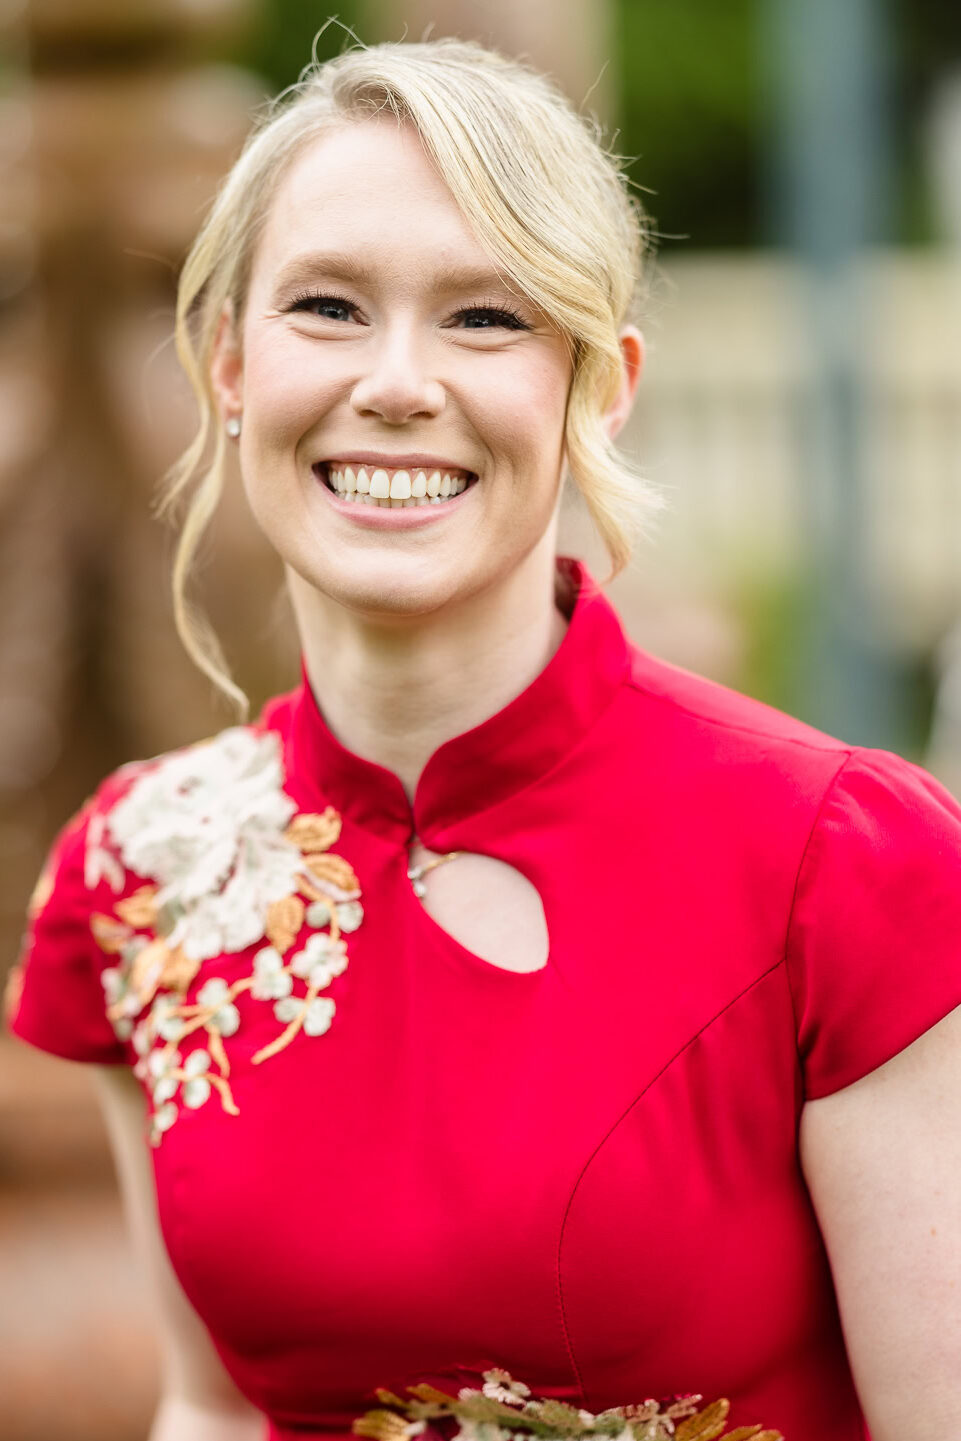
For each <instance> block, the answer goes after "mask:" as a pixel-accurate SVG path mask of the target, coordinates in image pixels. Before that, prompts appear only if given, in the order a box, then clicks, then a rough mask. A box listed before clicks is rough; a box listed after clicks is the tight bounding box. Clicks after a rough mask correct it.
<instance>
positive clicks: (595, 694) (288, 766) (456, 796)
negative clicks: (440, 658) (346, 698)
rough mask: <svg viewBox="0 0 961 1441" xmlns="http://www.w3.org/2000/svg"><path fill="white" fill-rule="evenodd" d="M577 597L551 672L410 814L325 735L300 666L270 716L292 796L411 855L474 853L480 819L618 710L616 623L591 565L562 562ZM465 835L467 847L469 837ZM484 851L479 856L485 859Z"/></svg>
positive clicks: (475, 739) (393, 787) (453, 751)
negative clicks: (279, 714)
mask: <svg viewBox="0 0 961 1441" xmlns="http://www.w3.org/2000/svg"><path fill="white" fill-rule="evenodd" d="M557 566H558V569H559V570H560V571H561V572H562V576H563V578H564V579H565V580H566V582H567V584H568V586H569V587H570V590H571V591H572V592H573V595H574V603H573V609H572V612H571V617H570V622H569V624H568V627H567V631H566V633H565V635H564V638H563V639H562V641H561V643H560V645H559V646H558V648H557V650H556V651H555V652H554V655H553V656H552V657H551V659H550V660H549V661H548V663H547V665H546V666H545V667H544V669H543V670H542V671H541V672H540V674H539V675H537V676H535V678H534V680H533V681H532V682H531V684H530V685H529V686H527V688H526V689H525V690H523V691H521V693H520V694H519V695H517V696H515V697H514V699H513V700H512V701H509V702H508V704H507V705H506V706H504V707H503V708H502V709H501V710H499V711H497V712H495V713H494V714H493V715H491V716H489V717H488V718H487V719H486V720H484V721H482V722H481V723H480V724H479V725H477V726H474V727H473V728H472V729H471V730H467V731H464V732H463V733H462V734H461V735H458V736H454V737H452V739H450V740H448V741H445V742H444V744H443V745H441V746H439V747H438V749H437V750H436V751H435V752H434V753H433V755H432V756H431V757H430V759H429V760H428V762H427V764H426V766H425V767H424V770H423V772H422V774H421V776H420V779H419V781H418V783H417V790H416V793H415V795H414V799H413V804H411V802H410V801H409V800H408V797H407V794H406V792H405V790H404V787H403V785H402V784H401V782H400V779H399V778H398V777H397V776H396V775H395V774H394V773H393V771H390V770H388V769H387V768H386V767H385V766H381V765H378V764H377V762H375V761H370V760H367V759H365V758H364V757H363V756H359V755H357V754H356V753H355V752H354V751H351V750H348V748H347V747H346V746H345V745H343V744H342V743H341V742H340V741H339V740H338V739H337V737H336V736H335V735H334V734H333V732H332V731H331V730H330V729H329V727H328V725H327V723H326V721H325V719H324V716H323V713H322V712H321V710H320V707H319V705H318V704H317V701H316V699H315V697H314V695H313V692H312V690H311V687H310V682H309V679H308V676H307V672H306V665H305V663H304V661H303V658H302V659H301V684H300V686H299V687H298V689H297V690H296V691H294V692H292V693H291V694H290V695H287V696H281V697H278V698H277V699H276V700H275V701H274V702H271V703H270V704H269V705H268V707H267V708H266V709H265V711H264V714H263V717H262V723H264V724H269V723H270V719H271V716H272V714H273V710H274V708H275V707H280V706H286V707H288V708H289V712H290V714H289V721H288V726H287V727H285V729H286V732H287V734H286V739H285V756H284V762H285V770H286V775H287V785H288V790H289V791H290V792H291V794H292V795H294V797H295V799H297V800H298V802H299V803H300V804H301V805H302V806H303V807H304V808H305V809H313V808H315V807H317V806H320V807H321V808H322V807H323V806H324V805H332V806H334V808H335V809H336V810H337V811H338V812H339V813H340V814H341V816H342V817H343V818H344V820H345V821H351V822H353V823H354V824H356V825H360V826H363V827H364V828H365V829H367V830H370V831H373V832H375V833H376V834H378V835H380V836H382V837H384V838H385V839H387V840H390V841H391V842H393V843H394V844H397V845H401V846H405V847H406V846H407V844H408V843H409V842H410V840H411V838H412V837H415V836H417V837H419V838H420V840H421V841H422V842H423V844H424V845H425V846H427V847H428V848H429V849H430V850H432V851H437V852H446V851H452V850H456V849H465V850H470V849H471V846H470V844H469V838H468V832H469V822H470V820H471V818H472V817H473V816H476V815H478V814H480V813H481V812H484V811H487V810H489V809H490V808H491V807H493V806H496V805H499V804H501V803H502V802H504V801H507V800H508V799H509V798H510V797H511V796H513V795H516V794H517V793H519V792H520V791H522V790H524V789H525V788H526V787H527V786H529V785H531V784H532V783H534V782H536V781H537V779H538V778H539V777H540V776H542V775H546V773H547V772H548V771H549V770H551V769H552V768H553V767H554V766H555V765H557V764H558V763H559V762H560V761H562V760H563V759H564V757H565V756H566V755H567V754H569V753H570V752H571V751H572V750H573V749H575V748H576V746H577V745H578V744H579V743H580V742H581V740H582V739H583V738H584V736H585V735H586V734H587V733H588V731H589V730H590V729H591V728H592V727H593V726H594V725H595V723H596V722H597V721H598V720H599V718H600V717H601V715H602V714H603V713H604V711H605V710H606V709H607V707H608V706H609V705H610V703H611V702H612V701H613V699H614V697H615V695H616V693H617V691H618V690H619V688H620V687H621V685H622V684H623V683H624V681H625V680H626V678H627V676H628V673H629V668H630V663H631V662H630V649H629V643H628V640H627V637H626V636H625V634H624V631H623V629H622V626H621V623H620V620H619V618H618V616H617V613H616V612H615V610H614V608H613V607H612V605H611V604H610V602H609V601H608V599H607V597H606V596H605V595H604V594H603V592H602V591H601V590H599V589H598V587H597V585H596V583H595V581H594V579H593V577H592V576H591V575H590V573H589V572H588V570H587V568H586V566H585V565H584V564H583V562H581V561H579V560H574V559H571V558H570V557H566V556H559V557H558V558H557ZM465 826H466V827H467V830H466V831H465V833H464V834H463V835H461V834H460V831H461V828H462V827H465ZM477 849H478V850H480V851H483V847H477Z"/></svg>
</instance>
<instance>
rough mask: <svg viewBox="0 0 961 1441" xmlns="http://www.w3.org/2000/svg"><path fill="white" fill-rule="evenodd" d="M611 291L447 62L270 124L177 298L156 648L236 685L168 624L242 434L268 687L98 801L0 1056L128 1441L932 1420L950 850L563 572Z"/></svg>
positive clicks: (618, 212) (958, 1047) (365, 74)
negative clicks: (95, 1091) (641, 1405)
mask: <svg viewBox="0 0 961 1441" xmlns="http://www.w3.org/2000/svg"><path fill="white" fill-rule="evenodd" d="M642 242H643V232H642V225H641V221H640V218H639V216H638V215H637V213H636V211H635V209H634V207H633V206H632V204H631V202H630V201H629V200H628V198H627V193H626V188H625V185H624V182H623V180H622V178H621V177H620V175H619V173H618V171H617V168H616V166H615V164H614V162H613V161H612V160H611V159H610V158H609V157H608V156H606V155H605V153H604V152H603V150H602V149H601V148H600V145H599V143H598V141H597V139H596V137H595V136H594V135H593V133H592V132H590V130H589V129H588V127H586V126H585V125H584V124H583V122H582V121H581V120H580V119H579V118H578V117H577V116H576V115H575V114H574V113H573V111H572V110H571V109H570V107H569V106H568V105H567V103H566V102H565V101H564V100H563V99H562V98H561V97H560V96H559V94H558V93H557V92H556V91H555V90H554V89H553V87H552V86H551V85H550V84H549V83H548V82H547V81H546V80H544V79H543V77H540V76H538V75H536V74H534V73H532V72H530V71H528V70H526V69H524V68H523V67H521V66H520V65H517V64H514V63H510V62H507V61H505V60H503V59H501V58H500V57H498V56H497V55H495V54H492V53H490V52H488V51H484V50H482V49H480V48H478V47H476V46H473V45H468V44H463V43H457V42H445V41H441V42H436V43H430V44H418V45H385V46H377V47H374V48H372V49H369V50H354V51H351V52H349V53H347V54H345V55H343V56H341V57H339V58H338V59H337V60H335V61H332V62H330V63H329V64H327V65H324V66H321V67H320V68H318V69H317V70H315V71H314V72H313V73H311V74H310V75H309V76H308V77H307V78H306V79H305V80H304V81H303V83H302V84H301V85H300V86H299V87H298V88H297V89H296V90H295V91H294V92H293V93H292V94H291V95H289V96H287V97H286V99H285V103H284V104H283V105H282V106H280V107H279V108H278V109H277V110H276V111H275V112H274V113H273V114H272V115H271V116H269V117H267V119H266V120H265V122H264V124H263V126H262V127H261V128H260V130H259V132H258V134H257V135H256V136H255V137H254V138H253V139H252V141H251V144H250V145H249V146H248V148H247V150H246V152H245V154H244V156H243V157H242V158H241V159H240V161H239V162H238V164H237V166H236V167H235V169H234V171H233V172H232V174H231V175H230V177H229V178H228V180H227V182H226V185H225V187H224V189H223V191H222V194H221V196H220V197H219V199H218V201H217V203H216V205H215V207H214V209H213V212H212V215H211V217H210V219H209V220H208V222H207V224H206V226H205V228H204V230H203V232H202V234H201V235H200V237H199V239H198V240H197V242H196V245H195V247H194V249H193V252H192V254H191V256H190V258H189V260H188V262H187V264H186V267H185V270H184V273H183V277H182V283H181V301H180V307H179V342H180V353H181V356H182V359H183V361H184V364H185V366H186V369H187V372H188V374H189V375H190V376H191V379H192V381H193V384H194V387H195V389H196V392H197V395H198V400H199V403H200V407H201V415H202V421H203V424H202V428H201V433H200V435H199V437H198V440H197V443H196V445H195V446H194V448H193V449H192V450H191V451H190V452H189V453H188V455H187V456H186V457H185V459H184V462H183V464H182V466H181V468H180V470H179V472H178V474H177V476H176V477H175V484H174V491H175V492H177V491H179V490H181V489H185V488H186V487H187V486H188V484H189V483H191V482H192V481H196V482H197V489H196V491H195V496H194V499H193V501H192V507H191V509H190V512H189V515H188V519H187V521H186V525H185V530H184V538H183V541H182V545H181V549H180V553H179V556H178V562H177V565H176V568H175V570H176V574H175V582H176V593H177V596H178V617H179V622H180V626H181V630H182V633H183V635H184V637H185V640H186V643H187V645H188V647H189V649H190V650H191V652H192V654H193V655H194V656H195V658H196V659H197V660H198V662H199V663H200V664H201V665H202V666H203V667H204V669H206V670H207V672H208V673H209V674H210V675H211V676H213V677H214V678H215V679H217V680H218V681H219V682H220V683H221V684H223V685H224V688H225V689H231V684H230V682H229V681H228V680H227V679H226V677H225V676H224V674H223V670H222V666H221V662H220V660H219V658H218V656H217V653H216V650H215V648H214V646H213V642H212V639H211V638H210V636H209V635H207V634H206V633H205V632H204V631H203V629H202V627H200V625H199V623H198V622H197V621H196V619H195V617H193V616H192V614H191V612H190V611H189V609H188V607H187V605H186V602H185V600H184V597H183V587H184V582H185V577H186V573H187V569H188V565H189V560H190V556H191V554H192V552H193V550H194V548H195V546H196V543H197V540H198V538H199V535H200V533H201V531H202V528H203V525H204V523H205V521H206V519H207V518H208V517H209V515H210V513H211V512H212V510H213V507H214V505H215V503H216V499H217V495H218V493H219V488H220V485H221V480H222V477H221V472H222V460H223V452H224V447H225V445H226V441H225V439H224V437H225V436H228V437H232V438H233V439H234V440H236V441H237V442H238V444H239V447H240V467H241V471H242V474H243V480H244V485H245V487H246V490H247V494H248V496H249V499H250V503H251V506H252V509H253V511H254V514H255V516H256V519H257V521H258V522H259V525H260V527H261V529H262V530H263V532H264V534H265V536H266V537H267V539H268V541H269V542H270V543H271V544H272V545H273V546H274V547H275V549H276V550H277V552H278V554H279V555H280V556H281V558H282V560H283V562H284V564H285V566H286V573H287V578H288V581H289V588H290V593H291V596H292V599H293V604H294V609H295V612H296V617H297V623H298V626H299V630H300V637H301V641H302V649H303V678H302V684H301V686H300V687H299V688H298V689H297V690H295V691H294V692H292V693H291V694H290V695H287V696H282V697H279V698H277V699H276V700H274V701H272V702H271V703H269V704H268V706H267V707H266V709H265V711H264V713H263V715H262V716H261V717H260V719H259V720H258V721H257V722H256V723H255V724H253V725H246V726H236V727H232V728H230V729H228V730H227V731H225V732H224V733H223V734H222V735H220V736H218V737H215V738H214V739H213V740H212V741H208V742H203V743H201V744H198V745H196V746H193V747H190V748H188V749H187V750H185V751H181V752H177V753H175V754H173V755H171V756H166V757H161V758H159V759H158V760H155V761H150V762H144V763H138V764H135V765H132V766H128V767H124V768H123V769H122V770H121V771H119V772H117V773H116V774H115V775H113V776H111V777H109V778H108V779H107V780H106V781H105V782H104V784H103V785H102V786H101V787H100V789H99V790H98V792H97V794H96V795H95V796H94V798H93V799H92V800H91V802H89V803H88V805H87V806H86V807H85V808H84V810H83V811H82V812H81V813H80V815H79V817H77V818H76V819H75V820H74V821H73V822H72V823H71V824H70V825H69V826H68V827H67V828H66V829H65V831H64V832H63V833H62V835H61V837H60V839H59V840H58V842H57V844H56V845H55V847H54V851H53V853H52V857H51V863H50V866H49V868H48V871H47V874H46V876H45V878H44V880H43V881H42V883H41V886H40V888H39V890H38V894H37V895H36V897H35V900H34V903H33V905H32V908H31V909H32V913H33V920H32V926H31V932H30V942H29V948H28V953H27V956H26V958H25V963H24V965H23V967H22V982H23V984H22V994H21V995H20V998H19V1002H15V1003H14V1004H13V1006H12V1011H11V1022H10V1024H11V1026H12V1029H13V1031H14V1032H15V1033H16V1034H18V1035H20V1036H21V1037H23V1038H24V1039H25V1040H27V1041H30V1042H32V1043H33V1044H35V1045H38V1046H41V1047H43V1048H45V1049H47V1050H50V1051H53V1052H55V1053H57V1054H60V1055H62V1056H66V1057H69V1058H72V1059H75V1060H82V1061H86V1062H89V1063H92V1064H94V1066H95V1067H96V1068H97V1075H98V1081H99V1087H100V1091H101V1094H102V1096H103V1101H104V1106H105V1111H106V1116H107V1120H108V1124H109V1127H110V1131H111V1135H112V1137H113V1142H114V1145H115V1148H116V1155H117V1162H118V1169H119V1172H120V1175H121V1178H122V1181H123V1185H124V1190H125V1194H126V1197H127V1201H128V1204H129V1207H130V1211H131V1215H132V1217H133V1221H134V1225H135V1227H136V1228H137V1230H138V1233H139V1236H140V1240H141V1244H142V1248H143V1251H144V1254H145V1256H146V1258H147V1263H148V1266H149V1268H150V1271H151V1274H152V1275H153V1277H154V1279H155V1282H156V1298H157V1299H156V1306H157V1318H158V1323H159V1325H160V1328H161V1331H162V1334H163V1337H164V1341H165V1356H166V1368H165V1389H164V1396H163V1401H162V1404H161V1407H160V1410H159V1412H158V1416H157V1420H156V1424H155V1426H154V1430H153V1433H152V1441H175V1438H176V1441H221V1438H222V1441H235V1438H241V1437H244V1436H247V1435H250V1436H254V1435H257V1436H260V1435H262V1434H264V1427H265V1422H264V1417H265V1416H266V1417H267V1418H268V1421H267V1423H266V1425H267V1426H268V1428H269V1432H268V1434H269V1436H270V1437H271V1438H276V1441H279V1438H286V1437H293V1436H294V1435H295V1434H296V1435H311V1434H316V1435H318V1436H319V1435H321V1434H325V1435H326V1434H328V1433H329V1432H332V1431H333V1432H338V1431H342V1432H347V1431H349V1428H350V1423H351V1420H352V1418H353V1417H355V1416H356V1415H357V1414H358V1413H359V1412H361V1411H363V1410H364V1409H366V1407H367V1406H368V1405H370V1404H371V1402H372V1399H373V1388H374V1387H376V1386H378V1385H384V1386H388V1387H391V1388H393V1389H394V1390H397V1389H399V1388H401V1387H403V1386H404V1385H406V1384H408V1383H410V1382H413V1381H415V1380H418V1379H425V1378H427V1379H432V1380H434V1381H435V1382H436V1384H438V1385H442V1386H443V1385H444V1381H445V1378H450V1377H451V1376H455V1375H461V1376H462V1375H463V1374H464V1370H466V1371H467V1372H468V1373H469V1372H470V1371H471V1369H472V1368H474V1369H477V1368H480V1367H489V1366H498V1367H503V1368H505V1369H506V1370H507V1371H508V1372H509V1373H511V1375H513V1376H514V1377H515V1378H519V1379H522V1380H523V1381H524V1382H526V1383H527V1385H529V1386H530V1387H531V1388H532V1390H533V1391H534V1392H535V1393H536V1394H538V1395H547V1396H553V1397H558V1398H563V1399H567V1400H570V1401H572V1402H574V1403H575V1404H576V1405H577V1406H579V1407H582V1408H587V1409H591V1410H595V1411H596V1410H597V1409H600V1408H602V1407H606V1406H614V1405H622V1404H625V1403H630V1402H636V1401H641V1400H643V1399H644V1398H645V1397H648V1396H662V1395H668V1394H670V1393H674V1392H690V1391H697V1392H700V1393H702V1394H704V1395H705V1396H708V1397H710V1396H719V1395H725V1396H728V1397H730V1398H731V1402H732V1408H731V1415H730V1423H731V1424H732V1425H746V1424H749V1423H753V1422H759V1421H760V1422H763V1423H764V1424H765V1425H766V1426H770V1427H777V1428H779V1429H780V1430H781V1431H783V1433H784V1435H785V1436H786V1437H787V1438H788V1441H855V1438H861V1437H862V1436H863V1435H864V1434H865V1432H864V1418H866V1419H867V1422H868V1424H869V1425H870V1427H871V1432H872V1436H873V1441H893V1438H894V1437H895V1436H897V1437H901V1436H903V1435H906V1434H910V1435H911V1436H912V1438H913V1441H928V1438H932V1441H933V1438H934V1437H938V1438H942V1437H944V1436H945V1435H947V1434H949V1433H950V1430H951V1426H950V1420H949V1418H950V1417H952V1416H953V1415H955V1414H956V1413H957V1412H958V1410H959V1409H961V1383H959V1380H958V1367H957V1356H958V1354H959V1342H961V1320H959V1296H961V1286H958V1284H957V1283H958V1281H959V1280H961V1227H959V1221H958V1212H957V1200H956V1197H957V1194H958V1187H959V1184H961V1146H959V1140H958V1137H959V1136H961V1124H959V1123H961V1099H959V1098H961V1012H959V1011H958V1010H957V1009H956V1008H957V1007H958V1006H959V1003H961V965H959V962H958V941H957V935H958V932H959V927H961V810H959V808H958V806H956V805H955V803H954V802H953V801H952V800H951V799H950V797H949V796H948V795H947V794H946V793H945V792H944V791H943V790H942V789H941V788H940V787H939V786H938V785H937V783H936V782H934V781H933V780H932V779H931V778H930V777H929V776H927V775H926V774H925V773H924V772H923V771H921V770H919V769H918V768H917V767H915V766H913V765H910V764H908V763H907V762H905V761H902V760H901V759H899V758H898V757H896V756H893V755H891V754H888V753H886V752H880V751H871V750H865V749H861V748H857V747H851V746H848V745H845V744H844V743H842V742H841V741H838V740H835V739H833V738H831V737H829V736H826V735H823V734H821V733H819V732H817V731H814V730H812V729H810V728H808V727H806V726H804V725H802V724H801V723H799V722H797V721H795V720H793V719H791V718H789V717H787V716H784V715H782V714H780V713H778V712H776V711H773V710H771V709H769V708H767V707H765V706H763V705H761V704H759V703H757V702H755V701H752V700H750V699H748V698H746V697H744V696H741V695H738V694H736V693H735V692H732V691H730V690H726V689H724V688H723V687H720V686H717V685H715V684H712V683H709V682H708V681H706V680H704V679H702V678H700V677H697V676H693V675H690V674H687V673H685V672H683V671H680V670H678V669H676V668H674V667H672V666H670V665H667V664H665V663H663V662H661V661H659V660H657V659H655V658H654V657H652V656H650V655H646V654H645V653H643V652H641V651H640V650H638V649H637V648H636V647H634V646H632V645H631V644H630V643H629V642H628V641H627V639H626V637H625V636H624V633H623V630H622V628H621V625H620V622H619V621H618V618H617V616H616V614H615V613H614V611H613V610H612V609H611V607H610V605H609V604H608V602H607V601H606V600H605V598H604V597H603V595H602V593H601V592H600V591H599V590H598V589H597V588H596V586H595V585H594V583H593V582H592V580H591V578H590V576H589V575H588V574H587V573H586V571H585V570H584V568H583V566H581V565H579V564H578V563H577V562H574V561H569V560H561V561H557V560H556V558H555V554H554V548H555V530H556V520H557V513H558V502H559V497H560V493H561V490H562V485H563V482H564V478H565V476H566V475H567V473H568V472H569V473H570V475H571V477H572V479H573V481H574V483H576V484H577V485H578V486H579V487H580V489H581V490H582V491H583V493H584V495H585V498H586V500H587V503H588V505H589V507H590V508H591V510H592V513H593V515H594V518H595V520H596V522H597V524H598V526H599V529H600V531H601V534H602V535H603V537H604V538H605V540H606V542H607V544H608V548H609V549H610V551H611V555H612V561H613V565H614V568H615V569H616V568H617V567H618V566H619V565H621V564H623V562H624V559H625V557H626V554H627V549H628V534H629V528H630V525H631V524H632V523H636V521H637V519H638V513H639V511H640V513H641V514H643V511H644V510H645V509H649V508H650V506H651V504H652V500H651V497H650V496H649V495H648V494H647V493H646V492H645V491H644V489H643V487H642V485H641V483H640V482H639V481H638V480H637V479H636V478H634V477H632V476H631V474H630V472H629V471H628V469H627V467H626V465H625V464H624V462H623V461H622V460H620V459H619V458H618V457H617V455H616V452H615V451H614V450H613V448H612V445H611V441H612V438H613V437H614V436H615V435H616V433H617V432H618V430H619V429H620V427H621V426H622V424H623V422H624V420H625V417H626V415H627V413H628V410H629V407H630V404H631V401H632V398H633V395H634V391H635V388H636V385H637V383H638V378H639V375H640V371H641V365H642V359H643V345H642V339H641V335H640V333H639V331H638V330H637V328H636V327H635V325H634V324H633V323H631V320H630V316H631V314H632V310H631V307H632V301H633V296H634V291H635V287H636V284H637V279H638V266H639V257H640V253H641V249H642ZM211 432H212V434H213V438H214V458H213V462H212V464H210V465H209V468H207V469H204V465H205V461H204V454H205V447H206V446H207V442H208V440H209V439H210V435H211ZM231 693H232V694H233V695H234V696H235V697H238V698H239V692H237V691H236V690H235V689H231ZM145 1134H146V1135H147V1136H149V1140H150V1141H151V1142H152V1143H153V1144H152V1146H150V1147H148V1146H146V1145H145ZM458 1368H463V1369H461V1370H458ZM516 1394H518V1395H520V1394H522V1392H521V1391H520V1390H519V1391H518V1392H517V1393H516Z"/></svg>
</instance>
